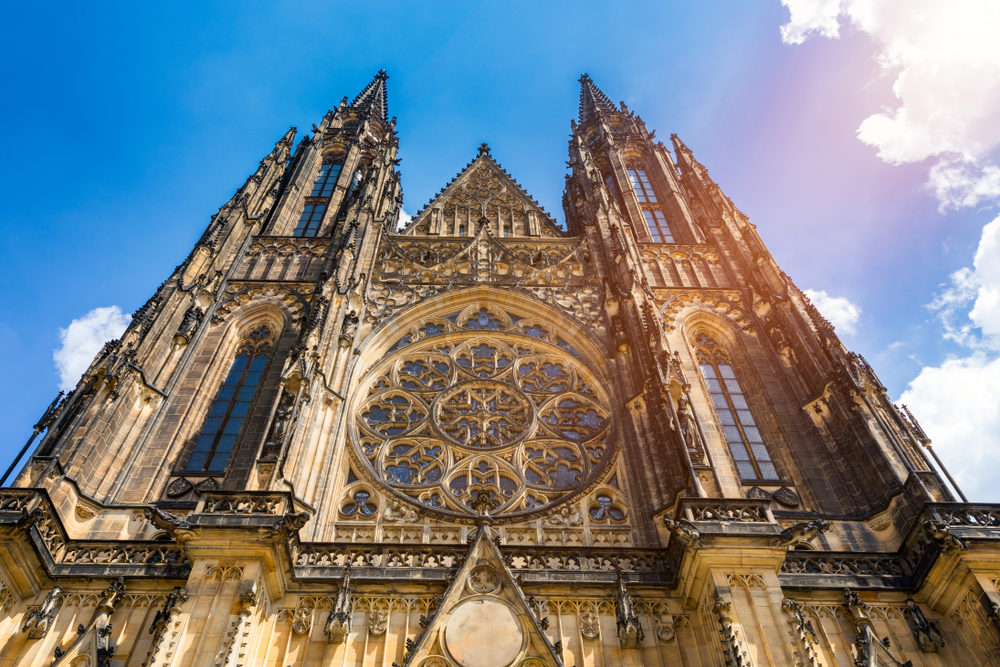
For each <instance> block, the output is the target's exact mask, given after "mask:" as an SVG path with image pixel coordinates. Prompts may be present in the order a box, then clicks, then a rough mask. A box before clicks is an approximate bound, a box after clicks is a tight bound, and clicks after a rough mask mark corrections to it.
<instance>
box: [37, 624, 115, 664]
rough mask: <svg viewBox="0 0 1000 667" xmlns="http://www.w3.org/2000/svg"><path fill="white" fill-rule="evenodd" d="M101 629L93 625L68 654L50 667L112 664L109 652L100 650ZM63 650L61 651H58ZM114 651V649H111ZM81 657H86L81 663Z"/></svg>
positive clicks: (69, 649) (63, 655)
mask: <svg viewBox="0 0 1000 667" xmlns="http://www.w3.org/2000/svg"><path fill="white" fill-rule="evenodd" d="M98 630H99V628H98V627H97V626H96V625H91V626H90V627H89V628H87V630H86V631H85V632H84V633H83V634H82V635H81V636H80V637H78V638H77V640H76V641H75V642H73V644H71V645H70V647H69V648H68V649H66V652H65V653H63V654H62V655H61V656H59V657H57V658H56V660H55V661H54V662H53V663H52V664H51V665H50V667H67V666H68V665H79V664H83V665H88V666H89V667H97V666H99V665H102V664H104V665H106V664H109V663H110V659H109V658H110V656H109V655H106V653H107V652H108V650H107V649H106V650H104V651H101V650H100V641H99V637H98V636H97V633H98ZM56 650H61V649H56ZM111 651H113V648H112V649H111ZM81 656H84V658H83V660H82V661H81V660H80V658H81Z"/></svg>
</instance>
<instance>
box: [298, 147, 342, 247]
mask: <svg viewBox="0 0 1000 667" xmlns="http://www.w3.org/2000/svg"><path fill="white" fill-rule="evenodd" d="M340 168H341V165H339V164H333V163H332V162H327V163H325V164H323V165H322V166H321V167H320V168H319V175H317V176H316V180H315V181H313V186H312V190H310V191H309V197H308V198H307V199H306V204H305V206H304V207H303V209H302V215H300V216H299V222H298V224H297V225H295V231H294V232H292V236H316V235H317V234H319V227H320V224H322V222H323V215H324V214H325V213H326V208H327V206H328V205H329V204H330V198H331V197H332V196H333V189H334V188H335V187H336V186H337V179H338V178H339V177H340Z"/></svg>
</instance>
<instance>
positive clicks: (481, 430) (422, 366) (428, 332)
mask: <svg viewBox="0 0 1000 667" xmlns="http://www.w3.org/2000/svg"><path fill="white" fill-rule="evenodd" d="M555 330H557V327H553V326H551V325H550V324H545V323H542V322H539V321H537V320H536V319H534V318H530V317H517V316H515V315H512V314H510V313H507V312H504V311H500V310H497V309H494V308H489V307H487V306H478V305H477V306H473V307H469V308H467V309H466V310H465V311H463V312H460V313H456V314H454V315H450V316H447V317H446V318H433V319H428V320H427V321H425V322H422V323H420V324H418V325H415V326H414V327H413V329H412V331H411V332H410V333H406V334H404V335H402V336H401V337H400V338H399V341H398V342H397V343H396V344H395V345H394V346H392V347H391V349H390V352H389V355H388V356H387V357H386V358H384V359H383V360H382V361H380V362H379V363H378V364H376V365H375V366H374V367H372V368H371V369H370V370H369V372H368V375H367V377H366V379H365V380H364V381H363V382H362V383H361V385H360V386H362V387H365V388H366V390H367V395H364V396H360V397H359V398H358V401H359V403H358V404H357V408H356V409H355V411H354V413H353V414H354V415H355V416H356V417H355V419H354V421H353V423H352V425H351V430H352V441H353V444H354V448H355V452H356V453H357V455H358V456H359V457H360V458H361V459H362V460H363V461H364V462H365V463H366V465H367V467H368V469H369V472H370V474H371V475H373V476H374V477H376V478H377V479H378V480H379V481H380V482H381V483H382V484H384V485H386V486H388V487H389V488H391V489H393V490H394V491H395V492H397V493H399V494H402V495H403V496H406V497H408V498H409V499H410V500H411V501H412V502H414V503H421V504H423V506H424V507H425V509H427V510H431V511H435V512H444V513H450V514H460V515H472V514H475V511H474V510H472V509H471V507H470V506H471V505H472V504H473V502H474V501H475V499H476V498H477V496H478V495H479V494H480V493H481V492H482V493H485V494H486V495H487V496H488V497H490V498H491V499H492V500H493V501H494V504H495V505H496V509H495V510H494V513H495V514H500V515H508V516H509V515H517V514H520V513H525V512H531V511H535V510H538V509H542V508H544V507H547V506H551V505H553V504H555V503H558V502H560V501H562V500H565V499H567V498H569V497H570V496H572V495H574V494H575V493H577V491H579V490H581V489H583V488H585V487H587V486H588V485H589V484H591V483H592V482H593V481H595V478H596V477H597V476H598V475H599V474H600V473H601V471H602V470H603V469H604V467H605V465H606V464H607V462H608V461H609V459H610V458H611V454H612V453H613V448H614V445H613V443H614V438H613V432H612V430H613V429H612V423H611V421H612V420H611V412H610V410H609V409H608V401H607V395H606V393H605V391H604V389H603V387H604V385H603V384H602V383H601V382H600V381H599V380H598V379H597V377H596V376H594V375H593V374H592V373H591V372H590V371H589V369H587V367H586V366H584V364H583V362H582V356H581V355H580V354H579V353H578V352H577V351H576V350H575V349H573V348H572V347H571V346H570V345H569V344H568V343H567V342H566V341H565V340H564V339H563V338H561V337H559V336H557V335H555V334H553V333H551V332H552V331H555Z"/></svg>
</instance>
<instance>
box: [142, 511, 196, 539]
mask: <svg viewBox="0 0 1000 667" xmlns="http://www.w3.org/2000/svg"><path fill="white" fill-rule="evenodd" d="M143 516H145V517H146V520H147V521H149V522H150V523H151V524H153V525H154V526H155V527H157V528H159V529H160V530H165V531H167V532H168V533H170V534H171V535H174V536H175V537H176V536H178V532H180V533H181V534H182V535H184V536H190V535H193V532H192V531H191V524H189V523H188V522H187V521H186V520H184V519H182V518H181V517H179V516H176V515H173V514H171V513H169V512H164V511H163V510H161V509H160V508H159V507H157V506H155V505H149V506H147V507H146V508H145V509H144V510H143Z"/></svg>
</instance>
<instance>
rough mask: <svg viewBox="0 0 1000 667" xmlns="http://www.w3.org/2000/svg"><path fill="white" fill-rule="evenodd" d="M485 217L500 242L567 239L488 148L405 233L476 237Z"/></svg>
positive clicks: (418, 213)
mask: <svg viewBox="0 0 1000 667" xmlns="http://www.w3.org/2000/svg"><path fill="white" fill-rule="evenodd" d="M483 217H486V218H487V219H488V220H489V221H490V227H491V230H490V231H492V232H493V235H494V236H496V237H497V238H504V237H513V236H517V237H524V236H528V237H532V236H535V237H550V238H551V237H562V236H565V235H566V234H565V232H563V231H562V230H561V229H559V227H557V226H556V223H555V220H553V219H552V218H551V217H550V216H549V215H548V214H547V213H546V212H545V210H544V209H542V207H541V206H539V205H538V202H537V201H535V199H534V198H533V197H531V195H529V194H528V193H527V192H525V191H524V189H523V188H522V187H521V186H520V185H518V183H517V181H515V180H514V179H513V178H512V177H511V175H510V174H508V173H507V172H506V171H505V170H504V168H503V167H501V166H500V165H499V164H497V163H496V162H495V161H494V160H493V156H492V155H490V148H489V146H487V145H486V144H483V145H482V146H480V147H479V155H478V156H477V157H476V159H474V160H473V161H472V162H470V163H469V164H467V165H466V166H465V170H463V171H462V172H461V173H459V174H458V175H457V176H456V177H455V178H454V179H453V180H452V181H451V182H450V183H448V185H446V186H445V187H444V188H442V189H441V192H439V193H438V195H437V196H436V197H435V198H434V199H432V200H431V201H430V203H429V204H427V206H425V207H424V208H422V209H420V211H418V212H417V215H416V216H415V217H414V218H413V220H411V221H410V224H409V225H407V227H406V229H405V230H403V231H402V232H401V233H403V234H407V235H411V236H418V235H425V234H427V235H437V236H462V235H465V236H469V235H473V234H475V231H476V229H477V227H478V225H479V220H480V219H481V218H483ZM463 230H464V234H463Z"/></svg>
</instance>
